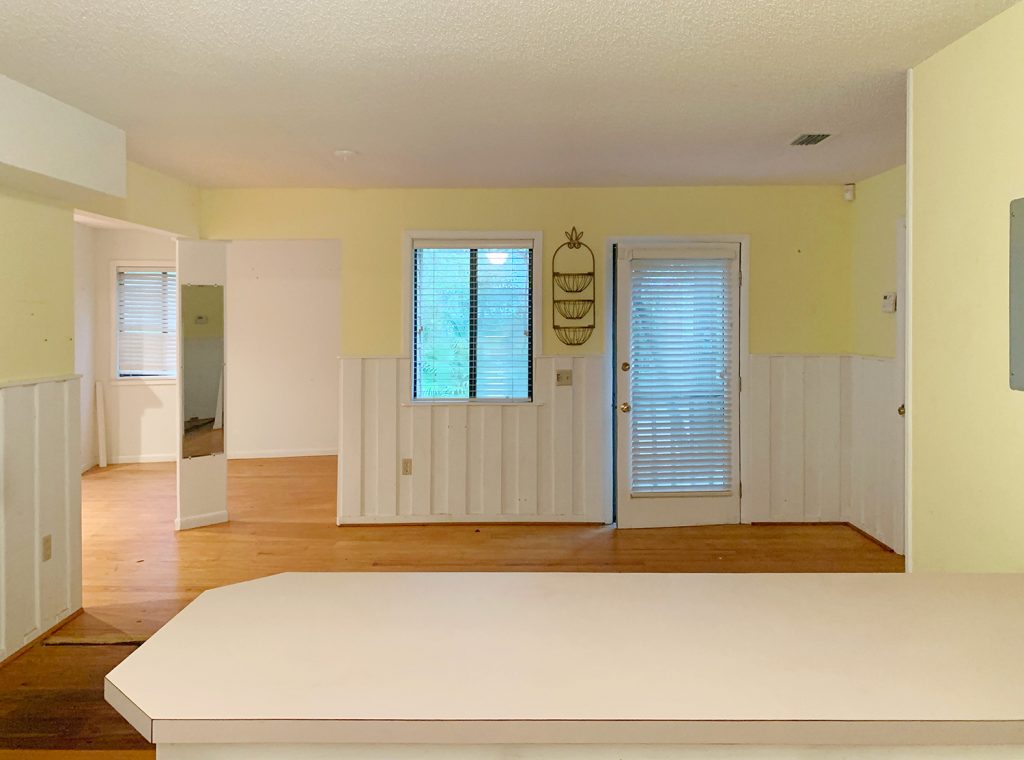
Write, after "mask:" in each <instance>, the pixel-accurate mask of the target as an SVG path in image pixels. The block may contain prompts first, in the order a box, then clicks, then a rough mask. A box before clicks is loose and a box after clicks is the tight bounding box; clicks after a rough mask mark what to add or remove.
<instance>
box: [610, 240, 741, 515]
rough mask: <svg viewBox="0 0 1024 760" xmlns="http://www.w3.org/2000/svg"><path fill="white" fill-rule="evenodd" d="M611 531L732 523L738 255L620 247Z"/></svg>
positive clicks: (731, 247) (716, 247) (710, 249)
mask: <svg viewBox="0 0 1024 760" xmlns="http://www.w3.org/2000/svg"><path fill="white" fill-rule="evenodd" d="M616 269H617V274H616V277H617V281H616V289H617V298H616V300H617V303H616V362H617V366H616V367H615V374H616V406H617V409H616V412H615V414H616V482H617V488H616V509H617V522H618V525H619V527H620V528H651V527H668V526H678V525H715V524H723V523H738V522H739V519H740V494H739V482H740V481H739V462H740V458H739V369H740V362H739V329H740V297H739V286H740V276H739V273H740V246H739V244H738V243H692V244H675V245H649V246H642V245H641V246H619V248H618V252H617V261H616Z"/></svg>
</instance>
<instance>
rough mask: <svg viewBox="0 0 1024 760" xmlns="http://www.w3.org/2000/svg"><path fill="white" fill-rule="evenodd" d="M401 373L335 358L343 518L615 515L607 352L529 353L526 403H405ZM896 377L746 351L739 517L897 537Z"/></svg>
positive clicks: (878, 368) (375, 362)
mask: <svg viewBox="0 0 1024 760" xmlns="http://www.w3.org/2000/svg"><path fill="white" fill-rule="evenodd" d="M562 369H566V370H572V372H573V384H572V385H570V386H559V385H556V383H555V373H556V371H558V370H562ZM410 377H411V375H410V364H409V360H408V359H406V358H400V359H394V358H365V359H342V360H341V400H340V408H341V410H342V413H341V434H340V444H339V445H340V450H341V455H340V457H339V463H338V468H339V485H338V501H339V514H338V521H339V523H373V522H443V521H480V522H495V521H528V522H533V521H556V522H573V521H576V522H580V521H585V522H607V521H609V520H610V518H611V423H612V414H614V411H613V409H612V408H611V404H610V390H609V382H610V380H611V368H610V367H609V366H608V360H607V357H603V356H594V357H583V358H580V357H576V358H573V357H538V358H537V360H536V372H535V381H534V403H533V404H504V405H501V404H413V403H411V399H410ZM896 382H897V381H896V374H895V365H894V362H893V361H892V360H886V359H871V358H866V357H856V356H847V357H837V356H752V357H751V359H750V362H749V366H748V369H747V375H746V376H745V377H744V380H743V407H742V410H743V411H742V418H741V420H740V424H741V425H742V426H743V436H742V440H743V444H744V449H743V452H742V454H743V471H742V481H743V513H742V517H743V520H744V521H745V522H789V521H794V522H818V521H826V522H827V521H835V520H843V521H849V522H851V523H853V524H854V525H856V526H857V527H859V528H861V529H863V530H865V531H867V532H868V533H870V534H871V535H873V536H875V537H876V538H878V539H879V540H880V541H882V542H883V543H885V544H887V545H889V546H891V547H893V548H894V549H896V550H897V551H900V550H902V545H903V527H902V526H903V500H902V496H901V493H902V486H901V484H902V474H901V471H900V465H899V457H898V456H897V455H898V453H899V452H898V448H899V445H900V441H901V436H902V429H901V427H900V425H901V422H900V418H899V417H897V416H896V415H895V408H896V406H898V404H899V400H898V396H899V392H900V389H899V388H897V387H896ZM402 459H411V460H412V464H413V469H412V475H402V474H401V460H402Z"/></svg>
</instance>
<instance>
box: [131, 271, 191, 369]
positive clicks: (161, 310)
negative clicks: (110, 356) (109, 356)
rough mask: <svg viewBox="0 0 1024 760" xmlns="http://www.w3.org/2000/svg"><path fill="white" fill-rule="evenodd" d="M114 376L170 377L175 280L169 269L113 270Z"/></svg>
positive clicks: (173, 361) (174, 349) (174, 350)
mask: <svg viewBox="0 0 1024 760" xmlns="http://www.w3.org/2000/svg"><path fill="white" fill-rule="evenodd" d="M116 284H117V288H116V291H117V324H116V329H117V374H118V376H119V377H174V376H175V375H176V374H177V372H176V368H177V309H178V288H177V276H176V274H175V272H174V271H172V270H170V269H162V270H141V269H135V268H119V269H118V270H117V283H116Z"/></svg>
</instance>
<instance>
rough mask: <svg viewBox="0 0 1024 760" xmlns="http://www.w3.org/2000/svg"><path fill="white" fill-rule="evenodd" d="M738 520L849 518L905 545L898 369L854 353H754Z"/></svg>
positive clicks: (747, 384) (746, 387) (746, 384)
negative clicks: (801, 354) (741, 504)
mask: <svg viewBox="0 0 1024 760" xmlns="http://www.w3.org/2000/svg"><path fill="white" fill-rule="evenodd" d="M743 392H744V395H745V399H744V407H743V412H744V417H743V419H742V421H741V424H742V425H743V426H744V436H745V437H744V442H745V444H746V446H747V451H745V453H744V456H743V468H744V470H743V521H744V522H836V521H843V522H850V523H852V524H853V525H856V526H857V527H858V528H860V529H861V530H863V531H865V532H866V533H868V534H870V535H872V536H874V537H875V538H877V539H878V540H879V541H881V542H882V543H884V544H886V545H887V546H889V547H891V548H893V549H895V550H896V551H899V552H902V551H903V544H904V536H903V520H904V508H903V429H902V425H903V420H902V418H901V417H899V416H898V415H897V414H896V408H897V407H898V406H899V404H900V400H901V398H902V388H901V387H900V381H899V375H898V368H897V366H896V364H895V362H894V361H893V360H891V359H876V358H870V357H861V356H843V357H837V356H752V357H751V361H750V369H749V371H748V376H747V377H745V378H744V381H743Z"/></svg>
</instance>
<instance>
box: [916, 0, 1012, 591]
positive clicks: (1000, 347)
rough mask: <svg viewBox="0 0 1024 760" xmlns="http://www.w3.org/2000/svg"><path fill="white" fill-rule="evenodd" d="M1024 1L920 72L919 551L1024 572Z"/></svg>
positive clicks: (939, 566) (959, 563)
mask: <svg viewBox="0 0 1024 760" xmlns="http://www.w3.org/2000/svg"><path fill="white" fill-rule="evenodd" d="M1022 40H1024V4H1022V5H1016V6H1014V7H1013V8H1011V9H1010V10H1008V11H1006V12H1004V13H1003V14H1001V15H1000V16H997V17H996V18H995V19H993V20H991V21H989V22H988V23H987V24H985V25H983V26H981V27H980V28H978V29H976V30H975V31H973V32H971V33H970V34H968V35H967V36H966V37H964V38H962V39H960V40H958V41H957V42H955V43H954V44H952V45H950V46H949V47H948V48H946V49H945V50H943V51H941V52H939V53H938V54H936V55H935V56H933V57H932V58H930V59H928V60H927V61H925V62H924V63H922V64H921V65H920V66H918V67H917V68H915V69H914V74H913V96H912V119H913V129H912V140H911V152H910V167H911V203H912V207H913V211H912V218H911V240H912V250H911V268H910V297H911V310H912V311H911V320H910V333H911V354H910V370H911V372H912V380H911V397H910V400H909V410H910V413H911V443H910V446H911V457H912V461H911V469H910V478H911V488H912V506H911V509H912V518H911V526H912V555H913V563H914V568H915V569H918V570H922V569H923V570H982V571H984V570H1002V571H1017V572H1020V571H1024V467H1022V466H1021V460H1022V456H1024V393H1021V392H1014V391H1011V390H1010V389H1009V380H1008V376H1009V369H1008V326H1007V322H1008V319H1007V308H1008V286H1009V283H1008V275H1007V267H1008V263H1007V262H1008V247H1009V208H1008V206H1009V203H1010V201H1011V200H1012V199H1014V198H1020V197H1022V196H1024V140H1022V139H1021V126H1022V125H1024V96H1022V93H1024V53H1022V51H1024V47H1022Z"/></svg>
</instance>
